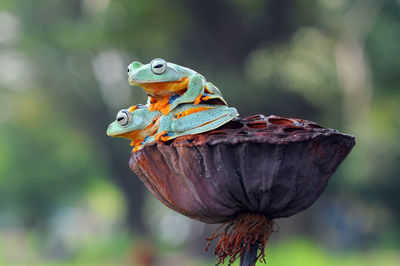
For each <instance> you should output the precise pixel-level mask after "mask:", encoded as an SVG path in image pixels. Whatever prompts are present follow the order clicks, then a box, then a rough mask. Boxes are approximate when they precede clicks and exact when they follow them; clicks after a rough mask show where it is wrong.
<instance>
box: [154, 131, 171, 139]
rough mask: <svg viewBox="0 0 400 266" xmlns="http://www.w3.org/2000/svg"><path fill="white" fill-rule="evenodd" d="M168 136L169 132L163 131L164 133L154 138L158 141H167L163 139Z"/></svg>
mask: <svg viewBox="0 0 400 266" xmlns="http://www.w3.org/2000/svg"><path fill="white" fill-rule="evenodd" d="M167 134H168V131H166V130H163V131H161V132H160V133H157V134H156V135H155V136H154V138H155V140H157V141H159V140H161V141H165V140H163V137H165V135H167Z"/></svg>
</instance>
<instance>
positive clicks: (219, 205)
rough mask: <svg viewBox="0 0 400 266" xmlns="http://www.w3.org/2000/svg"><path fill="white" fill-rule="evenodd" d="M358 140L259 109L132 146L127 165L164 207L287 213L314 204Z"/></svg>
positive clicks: (224, 216) (213, 217)
mask: <svg viewBox="0 0 400 266" xmlns="http://www.w3.org/2000/svg"><path fill="white" fill-rule="evenodd" d="M354 144H355V140H354V137H353V136H350V135H346V134H342V133H340V132H338V131H337V130H334V129H328V128H323V127H321V126H319V125H317V124H316V123H314V122H311V121H307V120H302V119H294V118H284V117H277V116H269V117H265V116H263V115H256V116H252V117H247V118H238V119H235V120H233V121H231V122H229V123H227V124H225V125H223V126H222V127H220V128H218V129H215V130H212V131H209V132H206V133H202V134H197V135H188V136H182V137H179V138H176V139H175V140H172V141H169V142H153V143H150V144H146V145H145V147H144V148H143V149H142V150H140V151H137V152H132V155H131V158H130V161H129V165H130V167H131V169H132V170H133V171H134V172H135V173H136V174H137V175H138V177H139V178H140V179H141V180H142V181H143V182H144V184H145V185H146V187H147V188H148V189H149V190H150V192H151V193H152V194H153V195H154V196H155V197H156V198H157V199H159V200H160V201H161V202H162V203H164V204H165V205H166V206H168V207H169V208H171V209H173V210H175V211H177V212H180V213H181V214H183V215H186V216H188V217H191V218H193V219H197V220H200V221H203V222H206V223H223V222H228V221H230V220H232V218H234V217H236V216H237V215H238V214H240V213H257V214H263V215H264V216H265V217H268V218H269V219H274V218H280V217H288V216H291V215H293V214H296V213H298V212H300V211H302V210H304V209H306V208H308V207H309V206H310V205H311V204H313V203H314V202H315V201H316V200H317V199H318V197H319V196H320V194H321V193H322V192H323V191H324V189H325V187H326V186H327V183H328V180H329V178H330V177H331V176H332V174H333V173H334V172H335V170H336V169H337V167H338V166H339V164H340V163H341V162H342V161H343V160H344V158H345V157H346V156H347V154H348V153H349V152H350V150H351V149H352V147H353V146H354Z"/></svg>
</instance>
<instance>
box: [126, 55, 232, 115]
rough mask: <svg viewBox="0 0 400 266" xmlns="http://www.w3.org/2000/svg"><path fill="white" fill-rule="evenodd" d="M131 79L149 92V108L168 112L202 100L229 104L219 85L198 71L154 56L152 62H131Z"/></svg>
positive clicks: (131, 83)
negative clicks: (209, 80) (181, 105)
mask: <svg viewBox="0 0 400 266" xmlns="http://www.w3.org/2000/svg"><path fill="white" fill-rule="evenodd" d="M127 71H128V81H129V84H130V85H132V86H136V85H137V86H140V87H142V88H143V89H144V90H145V91H146V93H147V95H148V96H149V99H148V104H149V106H148V109H149V111H160V112H161V113H162V114H163V115H168V114H169V112H170V111H172V110H173V109H175V108H176V107H177V106H178V105H179V104H182V103H194V104H195V105H197V104H199V103H201V102H207V103H209V102H211V101H213V103H218V104H221V105H227V103H226V101H225V100H224V98H223V97H222V94H221V92H220V91H219V89H218V88H217V87H216V86H214V85H213V84H212V83H211V82H207V81H206V79H205V78H204V77H203V76H202V75H201V74H199V73H197V72H196V71H194V70H192V69H189V68H186V67H183V66H179V65H176V64H173V63H169V62H166V61H165V60H164V59H162V58H156V59H153V60H152V61H151V62H150V63H149V64H142V63H140V62H137V61H135V62H133V63H131V64H130V65H129V66H128V70H127Z"/></svg>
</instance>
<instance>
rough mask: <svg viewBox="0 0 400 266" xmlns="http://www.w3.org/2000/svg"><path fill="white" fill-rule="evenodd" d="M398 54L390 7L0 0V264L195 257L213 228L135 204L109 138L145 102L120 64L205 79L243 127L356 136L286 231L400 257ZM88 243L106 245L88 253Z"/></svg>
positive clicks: (399, 19)
mask: <svg viewBox="0 0 400 266" xmlns="http://www.w3.org/2000/svg"><path fill="white" fill-rule="evenodd" d="M399 55H400V2H399V1H398V0H335V1H331V0H312V1H304V0H282V1H271V0H234V1H226V0H216V1H200V0H187V1H184V0H170V1H162V0H135V1H131V0H113V1H111V0H71V1H63V0H36V1H23V0H0V70H1V71H0V234H1V235H2V237H1V239H0V242H1V245H2V246H4V245H6V244H5V243H6V242H7V243H8V244H7V245H8V248H7V251H5V250H4V249H1V257H2V258H3V257H4V258H6V259H5V261H11V262H21V261H22V262H23V261H26V260H28V259H29V258H36V257H37V256H44V257H48V258H55V259H58V260H60V261H63V260H70V261H74V259H76V260H77V261H79V260H80V259H81V258H82V260H83V261H86V260H85V259H84V256H92V255H91V254H93V258H95V259H94V260H95V261H96V265H100V264H99V263H100V261H102V258H103V255H104V254H110V256H111V257H113V254H114V251H115V254H116V255H115V256H116V257H117V258H116V260H120V259H121V257H123V256H124V255H122V254H126V252H128V251H127V250H128V249H129V246H130V245H131V243H130V240H128V239H129V237H126V238H125V236H126V235H131V234H132V232H134V234H136V235H141V236H146V237H149V236H150V237H152V241H155V242H157V241H161V242H163V241H164V242H163V243H164V244H163V245H167V243H169V245H170V246H173V248H180V249H182V250H190V251H191V252H194V253H195V252H198V251H196V250H201V248H200V247H199V246H202V245H203V244H204V243H203V242H201V241H199V239H200V240H201V239H204V238H205V237H206V235H207V233H208V232H209V231H207V230H209V229H207V228H205V227H202V225H200V224H199V223H195V222H192V221H190V220H188V219H186V218H182V217H180V216H179V215H178V216H177V215H176V214H173V213H171V212H169V211H167V210H165V208H163V207H161V206H160V204H159V203H155V202H154V201H153V200H149V199H148V198H149V197H145V195H146V193H147V192H145V190H144V187H143V185H142V184H141V183H140V182H139V181H138V179H137V178H136V177H135V176H134V175H133V174H132V173H131V172H130V170H129V168H128V167H127V161H128V157H129V149H130V148H129V145H128V142H127V141H124V140H115V139H110V138H108V137H107V136H106V135H105V130H106V127H107V125H108V123H110V122H111V121H112V120H113V119H114V115H115V114H116V112H117V111H118V110H119V109H121V108H125V107H127V106H129V105H133V104H138V103H144V102H145V100H146V97H145V95H144V93H143V92H142V91H141V90H140V89H139V88H131V87H129V85H128V83H127V80H126V74H125V68H126V66H127V65H128V64H129V63H130V62H131V61H133V60H140V61H142V62H148V61H150V60H151V59H152V58H154V57H163V58H165V59H167V60H168V61H171V62H175V63H178V64H181V65H184V66H188V67H190V68H193V69H195V70H197V71H199V72H200V73H202V74H203V75H204V76H205V77H206V78H207V79H208V80H209V81H212V82H213V83H214V84H216V85H217V86H218V87H219V88H220V89H221V90H222V92H223V94H224V96H225V98H226V99H227V101H228V102H229V103H230V105H232V106H235V107H237V109H238V110H239V112H240V113H241V115H242V116H246V115H251V114H255V113H264V114H276V115H283V116H294V117H301V118H304V119H309V120H314V121H316V122H318V123H319V124H321V125H323V126H326V127H332V128H337V129H339V130H341V131H343V132H346V133H349V134H354V135H355V136H356V141H357V145H356V147H355V148H354V150H353V151H352V153H351V154H350V156H349V157H348V158H347V159H346V161H345V162H344V163H343V165H342V166H341V167H340V169H339V171H338V172H337V173H336V174H335V176H334V177H333V179H332V181H331V183H330V185H329V187H328V189H327V191H326V192H325V193H324V195H323V196H322V198H321V199H320V201H319V202H318V204H316V205H314V206H313V207H312V208H310V209H309V210H307V211H306V215H303V216H299V217H300V218H295V217H293V218H290V219H288V220H291V219H293V220H296V219H297V220H296V224H291V225H290V226H289V227H288V228H285V229H286V231H287V232H288V233H287V234H293V235H296V234H298V233H299V232H307V237H308V238H311V239H313V240H315V241H319V243H322V244H323V245H324V247H328V248H331V249H332V250H337V251H338V252H350V251H352V252H355V250H359V249H363V248H364V249H371V248H376V247H381V248H398V247H399V245H400V243H399V241H398V239H399V236H400V231H399V230H398V226H399V225H400V205H399V204H398V202H400V194H399V193H398V191H399V190H400V179H399V178H398V177H399V175H400V164H399V163H398V162H399V161H400V142H399V140H398V136H399V133H400V118H399V115H398V114H400V104H399V102H400V90H399V89H398V86H399V85H398V84H400V75H398V70H399V69H400V60H399V59H400V58H399ZM124 216H125V217H124ZM283 223H284V222H283ZM128 232H129V233H128ZM279 235H283V236H285V230H282V231H281V232H280V233H279ZM174 236H177V237H174ZM159 238H161V240H160V239H159ZM93 239H95V240H93ZM102 239H103V240H104V241H103V240H102ZM97 240H99V241H97ZM85 241H88V242H91V241H93V242H98V244H99V246H101V245H102V243H113V244H104V247H99V248H98V249H97V248H96V247H95V246H94V248H93V250H87V249H85V248H83V247H82V246H80V245H83V244H82V243H86V242H85ZM282 241H283V240H282ZM277 242H279V241H277ZM283 242H284V241H283ZM194 243H197V244H194ZM273 244H275V242H274V243H273ZM163 245H158V248H160V247H162V246H163ZM167 246H168V245H167ZM21 247H23V248H21ZM34 247H35V248H34ZM108 249H109V251H107V252H106V251H105V250H108ZM117 249H118V251H116V250H117ZM21 250H22V251H21ZM97 250H101V251H97ZM161 250H162V248H161ZM200 254H201V253H196V256H199V255H200ZM268 254H270V258H271V264H270V265H290V264H293V261H296V262H297V263H296V264H297V265H302V264H300V262H303V264H304V265H333V264H337V263H339V261H340V264H341V265H347V264H349V265H358V264H360V265H361V264H363V265H376V264H374V263H375V262H376V263H377V264H380V265H383V264H385V265H391V263H392V261H395V258H394V256H392V255H391V254H387V253H379V254H378V253H377V254H375V253H371V254H369V255H368V256H364V255H355V253H349V254H345V255H343V254H342V253H341V255H338V256H336V255H334V254H330V253H329V254H328V252H327V251H324V250H322V249H319V248H316V247H315V246H313V245H310V244H309V243H308V242H302V241H300V242H293V243H288V244H285V243H281V244H279V246H278V247H276V248H274V247H271V252H269V253H268ZM287 254H292V256H290V257H289V256H287ZM353 254H354V255H353ZM104 256H105V255H104ZM286 259H287V260H289V259H290V261H286ZM44 261H46V260H45V259H44V260H43V263H44ZM378 262H379V263H378ZM385 262H387V263H385ZM60 263H61V264H60V265H62V262H60ZM107 263H108V262H106V261H105V262H104V264H105V265H106V264H107ZM41 265H44V264H41ZM51 265H55V264H53V262H52V263H51ZM76 265H87V264H85V262H83V264H82V263H81V264H80V262H77V263H76ZM393 265H394V263H393Z"/></svg>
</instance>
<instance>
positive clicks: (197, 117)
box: [162, 106, 238, 141]
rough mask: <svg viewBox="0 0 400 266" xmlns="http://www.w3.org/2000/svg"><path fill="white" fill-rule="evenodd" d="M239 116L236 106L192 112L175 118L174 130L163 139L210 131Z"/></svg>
mask: <svg viewBox="0 0 400 266" xmlns="http://www.w3.org/2000/svg"><path fill="white" fill-rule="evenodd" d="M236 116H238V113H237V111H236V109H235V108H232V107H231V108H229V107H225V106H221V107H219V108H212V109H209V110H205V111H201V112H197V113H193V114H190V115H188V116H185V117H182V118H179V119H177V120H175V124H174V127H173V128H172V129H173V131H169V132H168V134H164V135H163V136H162V140H163V141H166V140H171V139H174V138H177V137H179V136H184V135H190V134H199V133H203V132H206V131H210V130H213V129H216V128H218V127H220V126H222V125H223V124H225V123H228V122H229V121H230V120H232V119H233V118H234V117H236Z"/></svg>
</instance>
